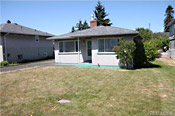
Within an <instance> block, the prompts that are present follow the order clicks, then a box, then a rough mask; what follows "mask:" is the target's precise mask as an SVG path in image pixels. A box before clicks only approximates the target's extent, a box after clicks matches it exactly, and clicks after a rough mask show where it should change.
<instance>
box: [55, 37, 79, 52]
mask: <svg viewBox="0 0 175 116" xmlns="http://www.w3.org/2000/svg"><path fill="white" fill-rule="evenodd" d="M72 41H73V42H74V49H75V50H76V42H78V40H65V41H58V53H61V54H64V53H65V54H66V53H81V50H80V49H79V52H65V45H64V44H65V42H72ZM60 42H63V52H60V46H59V45H60ZM78 43H79V44H80V41H79V42H78Z"/></svg>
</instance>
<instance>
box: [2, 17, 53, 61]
mask: <svg viewBox="0 0 175 116" xmlns="http://www.w3.org/2000/svg"><path fill="white" fill-rule="evenodd" d="M0 32H1V35H0V62H1V61H3V60H8V61H9V62H22V61H30V60H39V59H44V58H47V57H53V41H51V40H50V41H49V40H46V38H48V37H52V36H53V35H52V34H49V33H46V32H42V31H38V30H36V29H31V28H28V27H25V26H22V25H19V24H16V23H11V22H10V21H9V20H8V21H7V24H1V25H0Z"/></svg>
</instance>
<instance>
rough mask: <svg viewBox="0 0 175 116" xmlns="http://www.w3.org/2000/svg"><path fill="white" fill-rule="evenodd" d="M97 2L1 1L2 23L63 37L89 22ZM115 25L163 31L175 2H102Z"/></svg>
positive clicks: (170, 0)
mask: <svg viewBox="0 0 175 116" xmlns="http://www.w3.org/2000/svg"><path fill="white" fill-rule="evenodd" d="M96 4H97V1H95V0H94V1H92V0H91V1H87V0H86V1H80V0H79V1H56V0H55V1H46V0H45V1H42V0H39V1H34V0H32V1H28V0H27V1H20V0H19V1H12V0H10V1H5V0H2V1H1V4H0V5H1V7H0V8H1V19H0V21H1V22H0V23H5V22H6V21H7V20H11V22H12V23H18V24H21V25H24V26H27V27H31V28H35V29H38V30H41V31H45V32H48V33H52V34H56V35H59V34H64V33H67V32H70V31H71V28H72V26H74V25H76V23H77V22H78V21H79V20H80V19H81V20H83V21H84V20H87V22H88V23H89V22H90V18H91V14H92V13H93V10H94V7H95V5H96ZM102 4H103V5H104V6H105V8H106V12H107V13H109V16H108V17H109V18H110V19H111V22H112V23H113V26H116V27H122V28H128V29H133V30H135V29H136V28H138V27H144V28H148V27H149V23H150V24H151V29H152V30H153V32H160V31H163V20H164V18H165V16H164V14H165V9H166V8H167V6H168V5H169V4H170V5H172V6H173V7H174V6H175V0H169V1H168V0H166V1H150V0H149V1H126V0H125V1H114V0H113V1H102ZM174 9H175V8H174Z"/></svg>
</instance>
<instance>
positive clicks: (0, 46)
mask: <svg viewBox="0 0 175 116" xmlns="http://www.w3.org/2000/svg"><path fill="white" fill-rule="evenodd" d="M0 37H1V38H0V62H2V61H3V60H4V57H3V40H2V39H3V37H2V36H0Z"/></svg>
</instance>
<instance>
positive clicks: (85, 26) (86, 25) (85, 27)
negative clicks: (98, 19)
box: [82, 20, 90, 30]
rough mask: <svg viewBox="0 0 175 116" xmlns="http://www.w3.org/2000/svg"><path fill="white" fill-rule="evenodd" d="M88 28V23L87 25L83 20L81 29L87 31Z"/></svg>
mask: <svg viewBox="0 0 175 116" xmlns="http://www.w3.org/2000/svg"><path fill="white" fill-rule="evenodd" d="M88 28H90V27H89V25H88V23H87V22H86V20H85V21H84V23H83V28H82V30H84V29H88Z"/></svg>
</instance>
